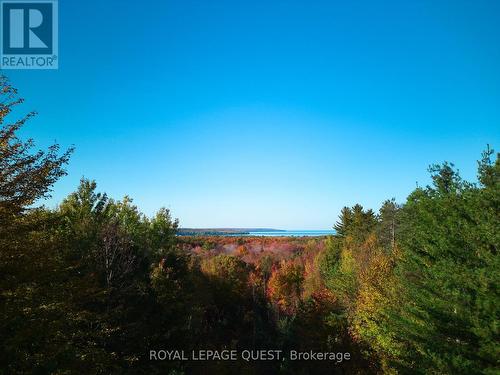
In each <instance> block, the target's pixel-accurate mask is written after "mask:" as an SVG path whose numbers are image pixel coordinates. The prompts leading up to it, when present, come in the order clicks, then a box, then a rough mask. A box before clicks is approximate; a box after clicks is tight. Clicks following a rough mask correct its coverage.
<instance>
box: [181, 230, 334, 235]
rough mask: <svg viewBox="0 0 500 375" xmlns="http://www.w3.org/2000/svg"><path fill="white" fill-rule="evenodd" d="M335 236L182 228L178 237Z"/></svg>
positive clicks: (321, 232) (309, 232) (314, 232)
mask: <svg viewBox="0 0 500 375" xmlns="http://www.w3.org/2000/svg"><path fill="white" fill-rule="evenodd" d="M333 234H335V231H334V230H284V229H269V228H181V229H179V230H178V231H177V236H223V237H238V236H243V237H321V236H329V235H333Z"/></svg>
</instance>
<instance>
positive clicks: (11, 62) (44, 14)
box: [0, 0, 59, 69]
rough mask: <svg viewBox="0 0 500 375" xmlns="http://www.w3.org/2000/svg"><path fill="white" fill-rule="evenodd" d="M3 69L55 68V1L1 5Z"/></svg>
mask: <svg viewBox="0 0 500 375" xmlns="http://www.w3.org/2000/svg"><path fill="white" fill-rule="evenodd" d="M0 20H1V22H2V24H1V28H0V31H1V34H2V35H1V38H0V42H1V46H0V67H1V68H2V69H57V68H58V52H59V51H58V13H57V1H56V0H32V1H19V0H18V1H16V0H1V2H0Z"/></svg>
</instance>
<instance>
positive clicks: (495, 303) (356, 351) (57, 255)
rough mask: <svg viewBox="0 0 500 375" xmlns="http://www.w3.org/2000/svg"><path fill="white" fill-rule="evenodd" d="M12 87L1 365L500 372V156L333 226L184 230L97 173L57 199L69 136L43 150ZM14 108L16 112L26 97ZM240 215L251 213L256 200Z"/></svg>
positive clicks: (4, 190)
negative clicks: (156, 355) (268, 231)
mask: <svg viewBox="0 0 500 375" xmlns="http://www.w3.org/2000/svg"><path fill="white" fill-rule="evenodd" d="M0 86H1V93H0V95H1V97H2V98H1V100H0V122H1V125H0V126H1V128H0V337H1V342H2V345H1V349H0V374H5V375H10V374H491V375H492V374H498V373H499V371H500V363H499V360H500V345H499V332H498V322H499V315H500V310H499V309H500V297H499V284H498V280H500V263H499V261H500V258H499V255H498V246H499V242H500V241H499V240H500V212H499V208H500V182H499V177H500V159H499V154H497V153H495V152H494V151H493V149H491V148H490V147H489V146H485V151H484V152H483V153H482V155H479V161H478V162H477V167H478V168H477V181H475V182H470V181H466V180H463V179H462V178H461V177H460V175H459V173H458V172H457V170H456V169H455V167H454V165H453V164H451V163H447V162H444V163H442V164H436V165H432V166H430V167H429V173H430V176H431V178H432V183H431V184H430V185H429V186H419V187H416V188H415V189H414V190H413V191H412V192H411V193H410V194H409V195H408V197H407V198H406V201H404V202H401V203H399V202H396V201H395V200H394V199H388V200H386V201H385V202H383V203H382V204H381V206H380V208H379V209H378V210H377V211H374V210H372V209H367V208H365V207H362V206H361V205H359V204H356V205H353V206H350V207H344V208H343V209H342V211H341V212H340V213H338V212H332V226H333V227H334V229H335V230H336V234H335V235H333V236H325V237H314V238H287V237H280V238H278V237H266V238H264V237H238V236H235V237H222V236H177V235H176V233H177V229H178V227H179V222H178V220H177V219H174V218H173V216H172V213H171V212H170V211H169V210H168V209H165V208H159V210H158V211H157V213H156V214H155V215H154V216H152V217H148V216H146V215H144V214H143V213H142V212H141V211H140V209H139V208H138V207H137V206H136V205H135V204H134V202H133V200H132V199H131V198H130V197H128V196H125V197H123V198H119V199H116V198H112V197H109V196H108V195H107V194H106V193H105V192H101V191H100V190H99V187H98V185H97V184H96V182H95V181H93V180H91V179H85V178H82V179H81V182H80V185H79V186H77V187H75V191H74V192H73V193H71V194H70V195H68V196H67V197H66V198H65V199H64V200H62V202H60V204H59V205H58V206H57V207H56V208H52V209H49V208H47V207H45V206H44V205H43V199H44V198H47V197H49V196H50V192H51V190H52V187H53V185H54V183H55V182H56V181H58V180H59V179H60V178H62V177H63V176H64V175H65V174H66V171H65V168H66V165H67V164H68V163H69V162H70V158H71V154H72V153H73V149H72V148H70V149H67V150H64V149H61V148H60V146H59V145H57V144H54V145H53V146H51V147H49V148H47V149H46V150H37V148H36V146H35V143H34V141H33V140H31V139H28V140H24V139H21V137H20V136H19V132H20V130H21V128H22V127H23V126H24V125H25V123H26V122H27V121H28V120H29V119H30V118H31V117H32V116H34V113H29V114H28V115H27V116H25V117H22V118H20V119H13V120H11V119H10V118H11V117H12V115H13V114H12V113H11V112H12V111H14V109H16V111H17V108H16V107H17V106H18V105H19V104H20V103H22V100H21V99H19V98H18V94H17V92H16V90H15V89H14V88H13V87H12V86H11V84H10V83H9V81H8V80H7V79H6V78H2V79H1V82H0ZM16 113H17V112H16ZM242 215H244V213H242ZM159 349H164V350H185V351H192V350H200V349H203V350H222V349H227V350H239V351H242V350H261V349H262V350H282V351H284V352H288V351H290V350H295V351H304V352H306V351H307V352H308V351H314V352H336V353H349V359H348V360H343V361H340V362H339V361H307V360H300V361H291V360H289V359H287V358H284V359H283V360H280V361H275V360H274V361H244V360H236V361H224V360H217V361H189V360H182V359H173V360H162V361H160V360H151V358H150V351H151V350H159Z"/></svg>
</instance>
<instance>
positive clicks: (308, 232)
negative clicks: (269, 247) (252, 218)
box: [244, 230, 335, 237]
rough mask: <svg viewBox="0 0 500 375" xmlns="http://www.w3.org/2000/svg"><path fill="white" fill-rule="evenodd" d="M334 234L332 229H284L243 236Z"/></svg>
mask: <svg viewBox="0 0 500 375" xmlns="http://www.w3.org/2000/svg"><path fill="white" fill-rule="evenodd" d="M332 234H335V231H334V230H286V231H279V232H278V231H276V232H275V231H272V232H249V233H248V234H245V235H244V236H264V237H317V236H330V235H332Z"/></svg>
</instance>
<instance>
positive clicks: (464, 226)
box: [385, 150, 500, 374]
mask: <svg viewBox="0 0 500 375" xmlns="http://www.w3.org/2000/svg"><path fill="white" fill-rule="evenodd" d="M492 155H493V151H492V150H487V151H486V152H485V153H484V154H483V158H482V160H481V161H480V162H479V176H478V179H479V185H475V184H472V183H468V182H464V181H463V180H462V179H461V178H460V176H459V174H458V172H457V171H455V170H454V169H453V168H452V165H451V164H448V163H445V164H443V165H441V166H438V165H434V166H432V167H431V168H430V171H431V173H432V180H433V186H428V187H427V188H418V189H416V190H415V191H414V192H413V193H412V194H411V195H410V196H409V197H408V200H407V202H406V204H405V206H404V208H403V211H402V223H401V235H400V237H401V238H400V244H401V248H402V261H401V262H399V264H398V266H397V268H396V271H397V274H396V275H397V278H398V284H399V285H401V292H400V293H399V298H400V300H399V301H397V302H396V303H392V304H390V305H389V308H388V311H387V313H386V315H387V316H388V317H389V319H388V322H387V326H386V327H387V328H388V329H385V331H388V332H390V335H391V336H392V339H395V346H400V347H402V348H403V349H401V350H399V351H398V353H399V354H398V355H397V356H395V358H394V361H393V364H394V365H395V366H396V368H398V369H399V370H400V371H401V372H403V373H410V372H411V373H422V374H423V373H429V372H432V373H453V374H480V373H485V374H493V373H497V371H498V366H499V364H500V363H499V361H498V358H500V356H499V354H500V352H499V346H498V319H499V316H500V304H499V303H498V302H499V301H500V296H499V292H498V280H499V279H500V259H499V257H498V246H499V243H500V241H499V240H500V215H499V207H500V183H499V182H500V179H499V176H500V162H499V158H498V155H497V159H496V161H495V162H492V161H491V156H492ZM388 337H389V336H387V338H388Z"/></svg>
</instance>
